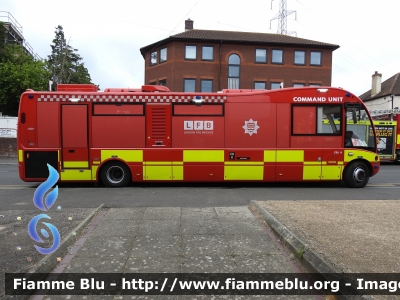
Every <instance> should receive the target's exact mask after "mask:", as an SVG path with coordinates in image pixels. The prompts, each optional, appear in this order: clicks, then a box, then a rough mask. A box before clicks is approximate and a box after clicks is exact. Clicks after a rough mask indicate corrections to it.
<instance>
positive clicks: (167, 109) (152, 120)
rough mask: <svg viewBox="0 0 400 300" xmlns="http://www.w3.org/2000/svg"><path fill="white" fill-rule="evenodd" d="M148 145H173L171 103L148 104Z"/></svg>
mask: <svg viewBox="0 0 400 300" xmlns="http://www.w3.org/2000/svg"><path fill="white" fill-rule="evenodd" d="M146 147H148V148H149V147H163V148H170V147H171V105H170V104H169V103H165V104H161V103H154V104H153V103H148V104H147V109H146Z"/></svg>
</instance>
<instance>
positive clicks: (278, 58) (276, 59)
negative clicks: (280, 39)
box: [272, 49, 283, 64]
mask: <svg viewBox="0 0 400 300" xmlns="http://www.w3.org/2000/svg"><path fill="white" fill-rule="evenodd" d="M272 63H273V64H283V50H277V49H275V50H272Z"/></svg>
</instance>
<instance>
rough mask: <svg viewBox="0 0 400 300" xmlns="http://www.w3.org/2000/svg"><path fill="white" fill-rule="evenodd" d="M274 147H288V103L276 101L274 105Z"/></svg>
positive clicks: (289, 117) (289, 124)
mask: <svg viewBox="0 0 400 300" xmlns="http://www.w3.org/2000/svg"><path fill="white" fill-rule="evenodd" d="M276 116H277V120H276V122H277V126H276V129H277V131H276V148H289V147H290V135H291V132H290V128H291V116H290V104H289V103H278V104H277V105H276Z"/></svg>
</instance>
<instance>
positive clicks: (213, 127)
mask: <svg viewBox="0 0 400 300" xmlns="http://www.w3.org/2000/svg"><path fill="white" fill-rule="evenodd" d="M357 118H358V119H359V120H360V119H361V118H362V119H363V120H364V121H363V122H367V123H368V122H369V124H370V130H368V131H366V132H365V135H364V136H361V137H360V134H358V135H356V134H355V133H353V132H352V131H350V130H348V128H347V123H349V121H350V120H351V122H357ZM362 135H363V134H362ZM18 151H19V174H20V177H21V179H22V180H24V181H44V180H46V179H47V176H48V169H47V164H50V165H51V166H53V167H54V168H55V169H56V170H58V171H59V174H60V181H87V182H90V181H98V180H99V179H100V180H101V181H102V182H104V183H105V184H106V185H107V186H110V187H117V186H125V185H127V184H128V183H129V182H131V181H133V182H144V181H208V182H211V181H216V182H221V181H264V182H284V181H286V182H290V181H340V180H344V181H345V183H346V184H347V185H349V186H351V187H363V186H365V185H366V184H367V182H368V179H369V177H370V176H373V175H375V174H376V173H377V172H378V170H379V166H380V163H379V157H378V155H377V154H376V136H375V130H374V127H373V125H372V121H371V118H370V116H369V113H368V111H366V109H365V107H364V104H363V103H362V101H361V100H360V99H359V98H358V97H356V96H354V95H353V94H351V93H349V92H347V91H345V90H342V89H337V88H331V87H327V88H315V87H305V88H287V89H279V90H271V91H268V90H261V91H260V90H258V91H257V90H223V91H222V92H219V93H174V92H170V91H169V90H168V89H167V88H166V87H162V86H143V87H142V89H135V90H130V89H106V90H105V91H104V92H98V91H97V88H96V87H95V86H91V85H61V86H59V87H58V91H57V92H36V91H32V90H28V91H26V92H25V93H23V94H22V96H21V101H20V108H19V122H18Z"/></svg>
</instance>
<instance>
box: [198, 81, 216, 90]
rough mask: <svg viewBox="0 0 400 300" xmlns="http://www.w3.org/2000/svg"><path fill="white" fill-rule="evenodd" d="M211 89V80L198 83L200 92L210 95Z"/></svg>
mask: <svg viewBox="0 0 400 300" xmlns="http://www.w3.org/2000/svg"><path fill="white" fill-rule="evenodd" d="M212 88H213V81H212V80H211V79H202V80H201V82H200V92H203V93H211V92H212Z"/></svg>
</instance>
